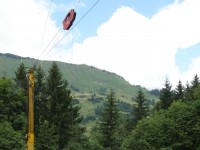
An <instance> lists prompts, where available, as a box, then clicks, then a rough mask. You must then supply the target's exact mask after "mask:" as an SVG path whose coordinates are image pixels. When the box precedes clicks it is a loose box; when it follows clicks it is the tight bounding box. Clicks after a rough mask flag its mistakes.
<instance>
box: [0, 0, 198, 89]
mask: <svg viewBox="0 0 200 150" xmlns="http://www.w3.org/2000/svg"><path fill="white" fill-rule="evenodd" d="M50 1H51V0H18V1H13V0H6V1H1V2H0V18H1V22H0V41H1V44H0V52H1V53H13V54H16V55H20V56H26V57H33V58H36V59H38V58H39V59H41V60H58V61H63V62H67V63H74V64H87V65H91V66H95V67H97V68H100V69H104V70H108V71H111V72H114V73H117V74H119V75H120V76H122V77H124V78H125V79H126V80H127V81H128V82H130V83H131V84H134V85H142V86H144V87H146V88H150V89H151V88H161V87H162V86H163V84H164V80H165V78H166V77H168V78H169V80H170V81H171V83H172V84H173V86H174V87H175V86H176V84H177V83H178V80H181V81H182V82H183V83H186V82H187V81H191V80H192V78H193V76H194V75H195V74H198V75H199V76H200V69H199V66H200V30H199V26H200V23H199V22H200V1H199V0H148V1H147V0H100V1H99V2H98V4H97V5H96V6H95V7H94V8H93V9H92V10H91V11H90V12H89V13H88V14H87V15H86V16H85V17H84V19H83V20H81V21H80V18H81V17H82V16H83V15H84V14H85V13H86V12H87V11H88V10H89V9H90V8H91V7H92V6H93V4H94V3H95V2H96V0H68V1H66V0H52V3H51V8H50V15H49V17H48V21H47V25H46V28H45V30H44V27H45V23H46V18H47V14H48V10H49V4H50ZM11 3H12V4H13V5H12V6H11V5H10V4H11ZM77 4H79V5H78V6H77V7H76V9H75V10H76V12H77V17H76V20H75V22H74V26H73V30H71V31H70V32H68V31H61V32H59V34H58V35H57V36H56V38H55V39H54V40H53V42H52V43H50V45H49V46H48V47H46V46H47V45H48V44H49V41H51V39H52V38H53V37H54V36H55V34H56V33H57V32H58V31H59V29H60V28H62V20H63V19H64V17H65V15H66V14H67V12H68V11H69V10H70V9H72V8H74V7H75V6H76V5H77ZM79 21H80V22H79ZM77 22H79V23H78V24H77V25H76V23H77ZM44 31H45V34H44ZM66 34H67V36H65V35H66ZM43 35H44V38H43V40H42V37H43ZM64 36H65V38H64V39H62V37H64ZM61 39H62V40H61ZM58 41H60V42H59V44H58V45H56V46H55V44H56V43H57V42H58ZM41 54H42V55H41ZM39 56H41V57H39Z"/></svg>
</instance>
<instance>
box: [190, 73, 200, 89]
mask: <svg viewBox="0 0 200 150" xmlns="http://www.w3.org/2000/svg"><path fill="white" fill-rule="evenodd" d="M199 86H200V81H199V77H198V75H195V76H194V79H193V80H192V82H191V89H192V90H193V91H194V90H195V89H196V88H198V87H199Z"/></svg>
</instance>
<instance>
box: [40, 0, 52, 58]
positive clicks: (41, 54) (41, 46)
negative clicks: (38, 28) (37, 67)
mask: <svg viewBox="0 0 200 150" xmlns="http://www.w3.org/2000/svg"><path fill="white" fill-rule="evenodd" d="M51 4H52V0H51V1H50V3H49V8H48V13H47V18H46V22H45V26H44V31H43V35H42V41H41V44H40V51H41V49H42V46H43V42H44V36H45V33H46V28H47V22H48V19H49V14H50V10H51ZM43 53H44V50H43V51H42V53H41V54H40V56H39V58H38V59H40V57H41V55H42V54H43Z"/></svg>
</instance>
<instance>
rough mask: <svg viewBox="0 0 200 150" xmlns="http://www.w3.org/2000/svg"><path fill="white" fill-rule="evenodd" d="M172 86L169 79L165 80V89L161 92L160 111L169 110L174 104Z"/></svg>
mask: <svg viewBox="0 0 200 150" xmlns="http://www.w3.org/2000/svg"><path fill="white" fill-rule="evenodd" d="M171 88H172V86H171V83H170V82H169V80H168V78H166V80H165V84H164V88H162V89H161V91H160V105H159V109H167V108H168V107H169V106H170V105H171V103H172V102H173V92H172V89H171Z"/></svg>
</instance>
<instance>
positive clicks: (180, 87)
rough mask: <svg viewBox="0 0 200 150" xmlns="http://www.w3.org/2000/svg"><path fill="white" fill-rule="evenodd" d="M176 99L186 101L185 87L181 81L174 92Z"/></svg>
mask: <svg viewBox="0 0 200 150" xmlns="http://www.w3.org/2000/svg"><path fill="white" fill-rule="evenodd" d="M174 99H175V100H184V86H183V85H182V82H181V81H179V82H178V85H177V86H176V89H175V91H174Z"/></svg>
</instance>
